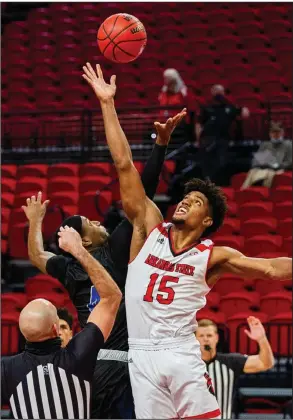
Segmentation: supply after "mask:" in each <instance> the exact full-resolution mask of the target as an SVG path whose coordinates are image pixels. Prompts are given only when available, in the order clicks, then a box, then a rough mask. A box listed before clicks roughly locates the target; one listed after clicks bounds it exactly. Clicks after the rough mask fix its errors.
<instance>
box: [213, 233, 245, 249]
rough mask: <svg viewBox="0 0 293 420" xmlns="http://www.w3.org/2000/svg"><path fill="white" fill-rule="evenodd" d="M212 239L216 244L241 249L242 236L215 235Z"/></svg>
mask: <svg viewBox="0 0 293 420" xmlns="http://www.w3.org/2000/svg"><path fill="white" fill-rule="evenodd" d="M214 241H215V244H216V246H228V247H231V248H235V249H237V250H238V251H241V250H242V249H243V237H242V236H235V235H226V236H218V235H217V236H215V237H214Z"/></svg>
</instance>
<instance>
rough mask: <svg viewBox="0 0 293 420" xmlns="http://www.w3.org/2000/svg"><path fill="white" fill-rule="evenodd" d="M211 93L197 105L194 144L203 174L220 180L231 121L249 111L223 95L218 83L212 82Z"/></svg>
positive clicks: (226, 161)
mask: <svg viewBox="0 0 293 420" xmlns="http://www.w3.org/2000/svg"><path fill="white" fill-rule="evenodd" d="M211 95H212V100H211V102H210V103H207V104H205V105H203V106H201V108H200V113H199V116H198V118H197V122H196V125H195V135H196V144H197V145H198V146H199V148H200V155H201V158H200V161H201V167H202V176H203V178H210V179H211V180H212V181H213V182H217V184H222V183H223V182H222V177H223V179H225V176H224V173H223V172H224V168H225V166H226V165H227V163H228V152H229V141H230V129H231V126H232V123H233V122H234V121H235V120H236V119H238V118H242V119H246V118H248V117H249V115H250V114H249V110H248V108H246V107H242V108H241V107H237V106H235V105H233V104H232V103H231V102H230V101H229V100H228V99H227V97H226V93H225V88H224V87H223V86H222V85H214V86H213V87H212V88H211Z"/></svg>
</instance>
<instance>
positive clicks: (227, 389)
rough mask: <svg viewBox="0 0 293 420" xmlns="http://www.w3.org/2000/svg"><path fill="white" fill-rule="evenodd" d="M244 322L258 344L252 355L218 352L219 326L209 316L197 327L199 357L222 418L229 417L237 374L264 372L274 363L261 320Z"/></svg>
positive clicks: (248, 332)
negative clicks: (205, 369)
mask: <svg viewBox="0 0 293 420" xmlns="http://www.w3.org/2000/svg"><path fill="white" fill-rule="evenodd" d="M247 322H248V325H249V330H245V333H246V334H247V335H248V337H249V338H251V339H252V340H256V341H257V342H258V345H259V354H255V355H251V356H247V355H243V354H240V353H228V354H224V353H218V352H217V343H218V341H219V336H218V328H217V325H216V324H215V323H214V322H213V321H211V320H210V319H201V320H200V321H199V322H198V327H197V330H196V338H197V340H198V341H199V343H200V348H201V355H202V359H203V360H204V361H205V362H206V364H207V371H208V374H209V376H210V378H211V381H212V384H213V387H214V392H215V395H216V398H217V400H218V403H219V406H220V409H221V413H222V418H224V419H230V418H231V416H232V405H233V404H232V402H233V394H234V390H235V383H236V382H237V379H238V378H239V376H240V375H241V374H242V373H257V372H263V371H265V370H268V369H271V368H272V367H273V366H274V355H273V352H272V349H271V346H270V343H269V342H268V340H267V337H266V333H265V329H264V327H263V325H262V323H261V322H260V320H259V319H258V318H255V317H254V316H250V317H249V318H247Z"/></svg>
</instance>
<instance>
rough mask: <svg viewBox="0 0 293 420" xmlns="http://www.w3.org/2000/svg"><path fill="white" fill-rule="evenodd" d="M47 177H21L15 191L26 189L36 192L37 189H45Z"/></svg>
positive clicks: (26, 190) (23, 191) (21, 191)
mask: <svg viewBox="0 0 293 420" xmlns="http://www.w3.org/2000/svg"><path fill="white" fill-rule="evenodd" d="M47 182H48V181H47V179H46V178H39V177H23V178H22V179H20V180H19V182H18V183H17V186H16V193H26V192H28V191H35V193H36V194H37V193H38V191H44V192H46V190H47Z"/></svg>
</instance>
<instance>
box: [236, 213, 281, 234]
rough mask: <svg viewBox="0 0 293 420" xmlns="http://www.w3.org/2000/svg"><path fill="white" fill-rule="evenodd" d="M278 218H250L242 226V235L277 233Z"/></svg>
mask: <svg viewBox="0 0 293 420" xmlns="http://www.w3.org/2000/svg"><path fill="white" fill-rule="evenodd" d="M276 230H277V220H276V219H274V218H273V217H269V218H263V219H248V220H245V221H243V223H242V224H241V227H240V232H241V235H243V236H245V237H246V238H250V237H252V236H256V235H269V234H272V233H276Z"/></svg>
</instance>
